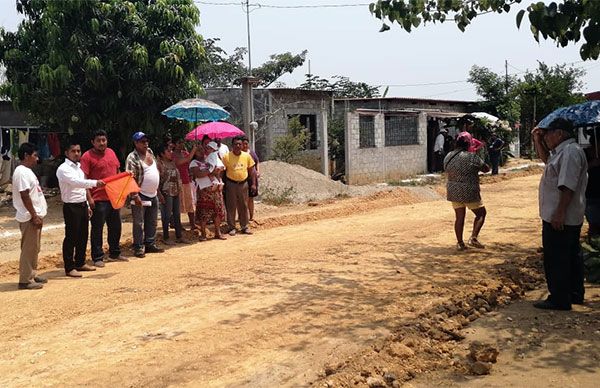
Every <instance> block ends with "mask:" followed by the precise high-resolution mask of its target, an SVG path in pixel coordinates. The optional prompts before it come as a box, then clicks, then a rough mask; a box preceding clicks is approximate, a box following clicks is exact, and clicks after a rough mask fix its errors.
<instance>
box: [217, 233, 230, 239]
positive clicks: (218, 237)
mask: <svg viewBox="0 0 600 388" xmlns="http://www.w3.org/2000/svg"><path fill="white" fill-rule="evenodd" d="M215 240H227V237H225V236H223V235H222V234H220V235H218V236H215Z"/></svg>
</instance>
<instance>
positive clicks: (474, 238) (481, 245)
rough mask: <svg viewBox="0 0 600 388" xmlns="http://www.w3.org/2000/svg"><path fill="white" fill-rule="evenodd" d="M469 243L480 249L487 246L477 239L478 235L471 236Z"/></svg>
mask: <svg viewBox="0 0 600 388" xmlns="http://www.w3.org/2000/svg"><path fill="white" fill-rule="evenodd" d="M469 245H470V246H472V247H473V248H479V249H483V248H485V245H483V244H482V243H480V242H479V240H477V237H471V238H470V239H469Z"/></svg>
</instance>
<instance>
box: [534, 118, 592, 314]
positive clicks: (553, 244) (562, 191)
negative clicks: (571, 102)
mask: <svg viewBox="0 0 600 388" xmlns="http://www.w3.org/2000/svg"><path fill="white" fill-rule="evenodd" d="M532 135H533V141H534V144H535V149H536V151H537V154H538V156H539V157H540V159H542V161H543V162H544V163H545V164H546V167H545V169H544V175H542V180H541V182H540V190H539V202H540V217H541V218H542V243H543V246H544V248H543V249H544V272H545V273H546V282H547V284H548V291H549V292H550V295H549V296H548V298H547V299H546V300H544V301H540V302H537V303H535V304H534V307H536V308H539V309H546V310H570V309H571V305H572V304H583V295H584V287H583V256H582V252H581V245H580V243H579V236H580V234H581V225H582V224H583V215H584V212H585V189H586V186H587V180H588V177H587V161H586V158H585V154H584V152H583V150H582V149H581V147H579V145H578V144H577V142H576V141H575V139H574V135H575V131H574V129H573V124H572V123H571V122H570V121H568V120H565V119H556V120H554V121H552V122H551V123H550V124H549V125H548V126H547V128H535V129H534V130H533V131H532Z"/></svg>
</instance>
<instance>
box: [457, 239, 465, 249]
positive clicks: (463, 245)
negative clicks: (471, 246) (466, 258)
mask: <svg viewBox="0 0 600 388" xmlns="http://www.w3.org/2000/svg"><path fill="white" fill-rule="evenodd" d="M466 249H467V246H466V245H465V243H464V242H463V241H461V242H459V243H456V250H458V251H464V250H466Z"/></svg>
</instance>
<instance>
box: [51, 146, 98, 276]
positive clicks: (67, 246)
mask: <svg viewBox="0 0 600 388" xmlns="http://www.w3.org/2000/svg"><path fill="white" fill-rule="evenodd" d="M80 159H81V146H80V145H79V142H78V141H77V140H76V139H74V138H73V139H70V141H69V143H68V144H67V148H66V150H65V161H64V163H63V164H61V165H60V166H59V167H58V170H56V177H57V178H58V185H59V186H60V196H61V199H62V201H63V216H64V218H65V239H64V240H63V245H62V253H63V260H64V263H65V274H66V275H67V276H69V277H73V278H80V277H81V276H82V275H81V271H95V270H96V268H94V267H92V266H90V265H87V264H86V263H85V249H86V246H87V241H88V220H89V217H90V213H91V209H90V208H89V207H88V195H89V194H88V192H87V190H86V189H90V188H92V187H102V186H104V181H102V180H93V179H85V177H84V173H83V170H81V167H80V165H79V160H80Z"/></svg>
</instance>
